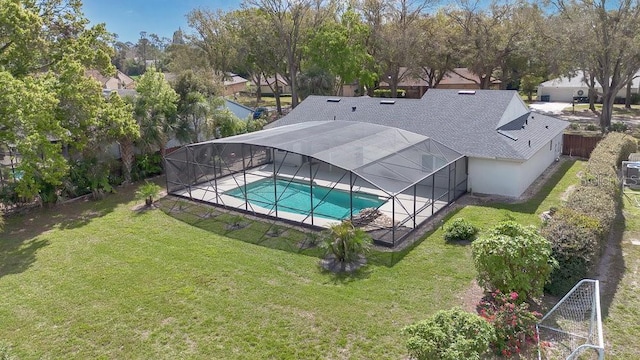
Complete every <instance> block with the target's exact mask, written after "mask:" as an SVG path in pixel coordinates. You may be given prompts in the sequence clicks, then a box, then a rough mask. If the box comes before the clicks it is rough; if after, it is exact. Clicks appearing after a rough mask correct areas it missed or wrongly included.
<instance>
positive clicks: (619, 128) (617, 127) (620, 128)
mask: <svg viewBox="0 0 640 360" xmlns="http://www.w3.org/2000/svg"><path fill="white" fill-rule="evenodd" d="M627 130H629V127H628V126H627V124H625V123H623V122H622V121H618V122H614V123H612V124H611V126H609V131H614V132H625V131H627Z"/></svg>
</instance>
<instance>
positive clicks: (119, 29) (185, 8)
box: [83, 0, 241, 43]
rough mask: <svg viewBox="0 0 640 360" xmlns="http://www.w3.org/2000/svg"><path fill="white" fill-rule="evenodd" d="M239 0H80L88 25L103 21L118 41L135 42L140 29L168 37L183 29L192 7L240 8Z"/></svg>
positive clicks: (226, 9)
mask: <svg viewBox="0 0 640 360" xmlns="http://www.w3.org/2000/svg"><path fill="white" fill-rule="evenodd" d="M240 3H241V0H84V1H83V4H84V5H83V10H84V14H85V16H86V17H87V19H89V21H91V24H92V25H95V24H99V23H105V24H107V30H108V31H109V32H112V33H116V34H118V41H123V42H127V41H131V42H133V43H135V42H137V41H138V39H139V38H140V32H141V31H146V32H147V34H150V33H155V34H157V35H158V36H160V37H167V38H169V39H171V37H172V36H173V32H174V31H176V30H178V28H179V27H181V28H182V29H183V30H185V29H187V28H188V26H187V19H186V14H187V13H188V12H189V11H191V10H193V9H196V8H209V9H213V10H215V9H222V10H225V11H228V10H232V9H238V8H240Z"/></svg>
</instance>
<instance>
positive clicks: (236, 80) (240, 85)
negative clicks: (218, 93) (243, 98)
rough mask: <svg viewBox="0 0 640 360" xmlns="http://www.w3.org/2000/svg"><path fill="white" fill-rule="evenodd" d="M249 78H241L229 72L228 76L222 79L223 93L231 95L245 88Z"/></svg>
mask: <svg viewBox="0 0 640 360" xmlns="http://www.w3.org/2000/svg"><path fill="white" fill-rule="evenodd" d="M248 82H249V80H247V79H245V78H243V77H242V76H239V75H237V74H234V73H230V74H229V75H228V77H227V78H226V79H225V80H224V81H223V86H224V95H225V96H233V95H234V94H237V93H240V92H242V91H245V90H246V89H247V83H248Z"/></svg>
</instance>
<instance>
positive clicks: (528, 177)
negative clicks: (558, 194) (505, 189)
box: [520, 133, 562, 193]
mask: <svg viewBox="0 0 640 360" xmlns="http://www.w3.org/2000/svg"><path fill="white" fill-rule="evenodd" d="M561 154H562V133H560V134H558V135H556V137H554V138H553V139H552V140H551V141H549V142H548V143H546V144H545V146H543V147H542V148H540V150H538V152H536V153H535V155H533V156H532V157H531V158H529V160H527V161H526V162H524V163H522V165H520V167H521V169H520V170H521V171H520V184H521V193H522V192H524V191H525V190H526V189H527V188H528V187H529V185H531V184H532V183H533V182H534V181H535V180H536V179H537V178H538V177H539V176H540V174H542V172H543V171H545V170H546V169H547V168H548V167H549V165H551V164H552V163H553V162H554V161H555V160H556V159H557V158H559V157H560V155H561Z"/></svg>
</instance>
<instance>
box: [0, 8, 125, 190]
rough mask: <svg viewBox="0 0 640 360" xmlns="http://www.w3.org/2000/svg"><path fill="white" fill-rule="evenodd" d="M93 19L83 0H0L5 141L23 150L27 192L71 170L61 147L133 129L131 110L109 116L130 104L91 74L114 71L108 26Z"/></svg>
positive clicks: (83, 146) (0, 124)
mask: <svg viewBox="0 0 640 360" xmlns="http://www.w3.org/2000/svg"><path fill="white" fill-rule="evenodd" d="M88 23H89V22H88V20H87V19H86V18H84V16H83V15H82V11H81V2H80V1H77V0H43V1H37V2H36V1H19V0H0V88H2V89H3V91H2V92H1V93H0V104H1V105H0V129H1V130H2V131H0V146H2V147H5V148H6V147H10V148H15V149H16V150H17V151H18V153H19V154H20V157H21V160H20V163H19V165H18V169H19V170H20V171H21V174H22V176H21V180H20V181H19V182H18V184H17V191H18V193H19V194H20V195H21V196H24V197H33V196H35V195H38V194H40V193H41V191H42V190H43V189H50V188H52V187H55V186H56V185H58V184H60V182H61V180H62V178H63V177H64V176H65V175H66V173H67V170H68V164H67V160H66V158H65V157H64V156H63V149H67V150H72V151H77V152H83V151H86V150H87V149H90V148H91V147H94V146H95V145H96V143H97V142H98V141H100V139H103V138H105V137H106V134H105V133H104V132H103V131H114V128H115V127H119V126H120V127H121V129H120V132H127V131H129V130H126V129H130V128H131V126H130V125H131V122H132V121H133V118H132V117H131V114H126V111H125V112H121V113H120V114H121V115H122V116H125V117H124V118H118V119H115V118H114V117H113V116H104V115H106V114H115V113H117V112H118V111H120V110H123V106H124V104H123V103H122V102H117V101H114V102H110V101H108V99H107V98H105V97H104V96H103V95H102V89H101V87H100V85H99V83H98V82H97V81H95V80H94V79H92V78H91V77H89V76H88V75H87V72H86V71H87V70H88V69H93V70H98V71H99V72H101V73H103V74H110V73H112V72H114V68H113V67H112V66H111V63H110V56H111V48H110V47H109V45H108V43H109V41H111V39H112V38H111V36H110V35H109V34H108V33H107V31H106V29H105V26H104V24H99V25H96V26H93V27H88ZM133 133H135V130H133Z"/></svg>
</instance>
